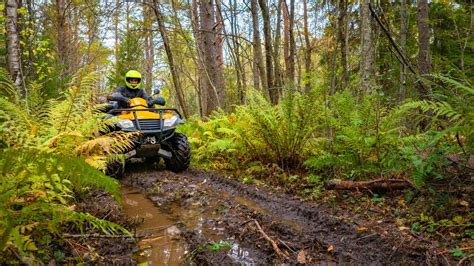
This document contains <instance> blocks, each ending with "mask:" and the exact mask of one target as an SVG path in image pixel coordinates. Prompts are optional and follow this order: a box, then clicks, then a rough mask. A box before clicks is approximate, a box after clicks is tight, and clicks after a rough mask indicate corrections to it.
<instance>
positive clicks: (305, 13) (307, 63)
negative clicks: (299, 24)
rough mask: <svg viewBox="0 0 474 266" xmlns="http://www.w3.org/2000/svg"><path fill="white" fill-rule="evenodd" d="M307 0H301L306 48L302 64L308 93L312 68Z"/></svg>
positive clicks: (305, 88) (305, 87)
mask: <svg viewBox="0 0 474 266" xmlns="http://www.w3.org/2000/svg"><path fill="white" fill-rule="evenodd" d="M306 2H307V0H303V34H304V41H305V45H306V50H305V53H304V66H305V71H306V81H305V84H304V90H305V92H306V93H309V91H310V90H311V87H312V86H311V76H312V69H311V43H310V40H309V31H308V7H307V3H306Z"/></svg>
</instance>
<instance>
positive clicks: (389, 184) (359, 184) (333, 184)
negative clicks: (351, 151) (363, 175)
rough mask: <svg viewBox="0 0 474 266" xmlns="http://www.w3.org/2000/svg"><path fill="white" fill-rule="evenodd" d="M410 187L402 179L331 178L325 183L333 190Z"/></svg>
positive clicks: (327, 187)
mask: <svg viewBox="0 0 474 266" xmlns="http://www.w3.org/2000/svg"><path fill="white" fill-rule="evenodd" d="M408 187H411V184H410V183H409V182H408V181H406V180H403V179H382V178H380V179H375V180H370V181H348V180H345V181H341V180H331V181H329V182H327V183H326V189H333V190H354V189H369V190H393V189H404V188H408Z"/></svg>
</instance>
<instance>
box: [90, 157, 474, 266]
mask: <svg viewBox="0 0 474 266" xmlns="http://www.w3.org/2000/svg"><path fill="white" fill-rule="evenodd" d="M155 166H156V165H155ZM129 168H130V169H128V171H127V173H126V174H125V176H124V178H123V179H121V182H122V184H123V185H124V190H123V192H122V194H123V196H124V199H123V204H124V205H125V209H126V210H125V212H126V213H127V214H128V215H132V216H133V215H135V214H136V215H137V216H141V218H142V219H143V220H144V223H145V224H147V220H148V225H146V226H145V228H143V227H142V230H140V226H139V227H138V230H137V231H136V232H135V235H136V236H137V237H138V239H140V241H139V243H138V247H135V250H134V255H133V256H134V259H135V260H136V261H138V262H139V263H141V262H145V261H146V262H148V263H149V265H153V264H154V263H153V261H155V262H161V263H163V262H164V261H166V262H167V263H168V264H183V262H184V263H186V262H189V261H194V262H196V263H198V264H219V265H228V264H235V265H241V264H245V265H252V264H280V263H291V264H298V263H303V264H304V263H307V264H317V265H335V264H339V263H350V264H352V263H354V264H392V263H393V264H410V265H414V264H416V265H419V264H456V263H458V262H459V261H455V260H453V257H452V256H451V254H450V253H449V248H451V245H454V242H453V241H454V240H453V239H452V238H450V237H449V234H438V235H434V234H431V235H428V234H423V233H415V232H413V231H412V230H411V229H410V228H407V227H405V226H404V225H403V222H401V221H399V220H398V218H396V217H400V214H397V213H396V211H395V210H400V209H403V208H406V206H405V204H404V202H403V201H402V199H403V195H402V196H401V197H399V196H397V194H396V193H400V192H393V193H395V194H394V195H388V196H386V197H384V199H383V205H381V204H380V201H376V200H373V199H371V198H370V196H369V197H368V196H367V195H366V194H364V193H362V192H351V193H343V192H337V193H335V194H331V195H333V196H331V197H323V200H320V201H309V200H303V199H301V198H300V197H298V196H295V195H292V194H288V193H284V192H282V191H281V190H279V189H278V188H276V189H275V188H271V187H268V186H261V185H260V186H257V185H245V184H242V183H241V182H239V181H237V180H235V179H232V178H231V177H227V176H224V175H219V174H213V173H208V172H204V171H201V170H196V169H189V170H187V171H185V172H182V173H179V174H176V173H173V172H169V171H166V170H164V169H160V168H159V167H157V168H150V167H148V168H147V167H145V166H144V165H143V164H138V165H132V166H131V167H129ZM137 194H140V195H143V199H142V200H141V201H144V200H145V201H148V205H151V206H149V207H144V206H142V205H141V204H140V203H139V202H138V201H140V200H138V201H136V200H134V199H132V198H130V196H133V195H137ZM145 198H146V199H145ZM388 199H390V200H388ZM137 202H138V203H137ZM137 204H138V205H137ZM99 205H100V204H99ZM127 206H128V207H127ZM150 208H151V209H150ZM153 208H155V209H153ZM127 209H128V211H127ZM154 212H155V213H154ZM157 213H159V215H158V216H159V218H158V219H157V218H156V217H155V218H153V216H156V215H157ZM127 219H129V218H127ZM154 219H155V220H154ZM113 241H115V243H116V244H119V243H117V241H116V240H113ZM156 241H158V242H159V243H158V244H157V243H154V242H156ZM466 241H468V242H466V243H464V244H465V246H469V245H470V246H472V244H473V243H472V241H471V240H466ZM469 241H470V242H469ZM119 242H120V241H119ZM127 243H128V242H126V241H125V242H124V241H122V244H119V245H118V247H117V248H115V251H112V252H109V253H110V254H121V255H122V256H123V257H122V261H127V260H130V259H131V257H130V255H131V252H130V249H129V250H128V251H127V252H125V251H124V250H123V248H124V246H125V247H128V248H129V247H130V246H127ZM457 244H459V243H457ZM102 246H104V245H103V244H102ZM165 246H166V247H165ZM111 248H112V249H114V248H113V247H111ZM157 252H158V253H160V252H161V253H162V254H156V253H157ZM154 253H155V254H154ZM125 254H127V256H125ZM114 256H115V255H112V256H111V257H110V258H118V261H120V259H119V257H120V256H118V255H117V257H114ZM461 264H466V265H468V264H470V261H469V258H467V259H465V260H463V261H461Z"/></svg>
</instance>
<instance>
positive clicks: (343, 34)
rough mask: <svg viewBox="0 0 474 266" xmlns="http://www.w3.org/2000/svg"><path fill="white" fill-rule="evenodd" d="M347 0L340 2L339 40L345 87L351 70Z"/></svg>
mask: <svg viewBox="0 0 474 266" xmlns="http://www.w3.org/2000/svg"><path fill="white" fill-rule="evenodd" d="M347 6H348V3H347V0H340V2H339V17H338V20H339V22H338V23H339V27H338V31H339V42H340V47H341V67H342V80H343V85H344V86H343V88H346V87H347V86H348V85H349V72H348V70H347V50H348V46H349V43H348V42H349V38H348V29H347V28H348V25H347Z"/></svg>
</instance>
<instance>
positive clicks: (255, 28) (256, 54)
mask: <svg viewBox="0 0 474 266" xmlns="http://www.w3.org/2000/svg"><path fill="white" fill-rule="evenodd" d="M250 12H251V14H252V37H253V40H252V45H253V64H254V68H253V85H254V87H255V88H257V89H258V88H259V87H260V81H261V83H262V86H261V88H262V91H263V92H264V94H268V82H267V74H266V72H265V65H264V62H263V52H262V46H261V43H262V42H261V40H260V29H259V25H260V24H259V16H258V6H257V0H251V1H250Z"/></svg>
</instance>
